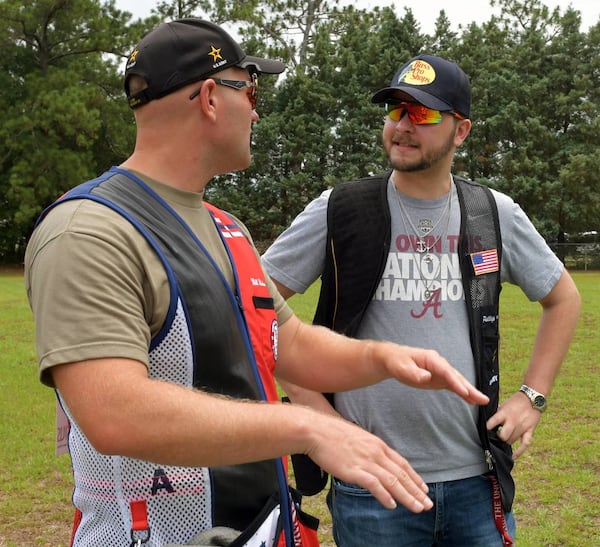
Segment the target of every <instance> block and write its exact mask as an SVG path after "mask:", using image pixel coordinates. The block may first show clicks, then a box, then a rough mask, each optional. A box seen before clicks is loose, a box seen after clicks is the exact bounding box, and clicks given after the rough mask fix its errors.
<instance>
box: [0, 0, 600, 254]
mask: <svg viewBox="0 0 600 547" xmlns="http://www.w3.org/2000/svg"><path fill="white" fill-rule="evenodd" d="M344 4H345V3H344ZM400 4H401V3H398V5H399V6H400ZM490 4H491V5H492V6H494V5H496V6H498V7H499V12H500V13H499V15H494V16H491V17H490V19H489V20H488V21H486V22H483V23H481V24H475V23H471V24H469V25H465V26H459V27H458V29H457V30H454V29H453V28H452V26H451V24H450V21H449V19H448V18H447V16H446V14H445V12H444V11H440V13H439V14H433V13H432V14H431V16H432V17H435V30H434V31H433V33H431V34H427V33H424V32H422V31H421V24H420V22H419V21H418V20H416V19H415V17H414V15H413V14H412V12H411V10H410V9H407V8H402V7H396V8H394V9H392V8H390V7H375V8H372V9H370V10H361V9H357V8H355V7H353V6H352V5H342V2H339V1H337V0H330V1H327V0H245V1H244V2H239V1H234V0H214V1H210V0H171V1H162V2H157V5H156V8H155V9H154V10H153V12H152V15H151V16H150V17H148V18H146V19H136V20H134V19H132V17H131V14H129V13H127V12H123V11H121V10H119V9H117V8H116V6H115V3H114V0H106V1H100V2H98V1H95V0H31V2H29V3H28V5H27V7H25V6H24V5H23V3H22V2H21V0H0V40H1V41H2V43H1V44H0V46H1V52H2V53H0V63H1V68H2V70H1V71H0V108H1V111H2V117H1V119H0V262H4V263H15V262H20V261H21V260H22V256H23V252H24V247H25V244H26V241H27V238H28V237H29V235H30V234H31V231H32V229H33V226H34V222H35V220H36V218H37V216H38V215H39V213H40V212H41V211H42V210H43V209H44V207H46V206H47V205H49V204H50V203H51V202H52V201H54V200H55V199H56V198H57V197H58V196H60V195H61V194H62V193H63V192H65V191H66V190H68V189H69V188H71V187H72V186H75V185H76V184H78V183H79V182H82V181H85V180H88V179H90V178H94V177H95V176H96V175H98V174H99V173H101V172H102V171H104V170H105V169H107V168H108V167H110V166H111V165H116V164H119V163H120V162H122V161H123V160H124V159H125V158H126V157H127V156H128V155H129V153H130V151H131V149H132V146H133V143H134V137H135V125H134V121H133V115H132V113H131V111H130V110H129V108H128V107H127V104H126V101H125V96H124V92H123V85H122V75H123V68H124V63H125V59H126V56H127V55H128V53H129V52H130V51H131V49H132V48H133V46H134V45H135V44H136V43H137V42H138V40H139V39H140V38H141V36H142V35H143V34H144V33H145V32H146V31H147V30H149V29H150V28H153V27H154V26H156V25H157V24H158V23H159V22H160V21H164V20H170V19H173V18H180V17H188V16H195V17H202V18H206V19H209V20H211V21H214V22H216V23H220V24H224V25H225V26H226V28H228V30H230V31H231V32H232V33H234V34H235V35H236V36H237V37H239V39H240V41H241V42H242V43H243V45H244V48H245V49H246V51H247V52H248V53H250V54H255V55H267V56H272V57H274V58H280V59H282V60H284V61H286V62H287V64H288V70H287V71H286V73H285V74H284V75H283V76H282V77H280V78H276V77H271V76H269V77H263V78H261V81H260V89H259V95H260V97H259V104H258V111H259V114H260V115H261V119H260V121H259V122H258V123H257V124H256V127H255V130H254V132H253V163H252V166H251V167H250V168H249V169H247V170H246V171H244V172H236V173H232V174H228V175H224V176H221V177H218V178H217V179H215V180H214V181H213V182H212V183H211V184H210V185H209V187H208V189H207V192H206V198H207V199H208V200H210V201H212V202H213V203H215V204H217V205H219V206H221V207H223V208H225V209H227V210H229V211H231V212H232V213H233V214H235V215H236V216H238V217H239V218H241V219H242V220H243V221H244V222H245V223H246V224H247V226H248V228H249V229H250V230H251V232H252V234H253V236H254V238H255V239H256V240H259V241H260V240H264V241H269V240H271V239H273V238H274V237H275V236H277V235H278V234H279V233H280V232H281V230H283V229H284V228H285V227H286V226H287V225H288V224H289V223H290V222H291V220H292V219H293V218H294V216H295V215H296V214H297V213H298V212H299V211H300V210H301V209H302V208H303V207H304V206H305V205H306V204H307V203H308V202H309V201H310V200H312V199H313V198H314V197H316V196H317V195H318V194H319V193H320V192H321V191H323V190H324V189H325V188H328V187H331V186H333V185H335V184H337V183H339V182H342V181H344V180H349V179H355V178H358V177H362V176H366V175H369V174H374V173H379V172H382V171H384V170H386V169H387V168H388V166H387V161H386V158H385V155H384V152H383V150H382V147H381V142H380V133H381V127H382V123H383V121H382V120H383V111H382V110H381V107H380V106H377V105H373V104H371V102H370V97H371V95H372V93H373V92H374V91H375V90H377V89H379V88H381V87H384V86H387V85H388V84H389V82H390V80H391V78H392V76H393V74H394V72H395V71H396V69H397V68H398V67H399V66H400V65H401V64H403V63H404V62H405V61H406V60H408V59H409V58H410V57H412V56H414V55H417V54H419V53H432V54H437V55H441V56H443V57H446V58H448V59H452V60H454V61H456V62H457V63H458V64H459V65H460V66H461V67H462V68H463V69H464V70H465V72H466V73H467V74H468V75H469V77H470V78H471V83H472V88H473V106H472V112H471V118H472V121H473V129H472V131H471V135H470V136H469V138H468V139H467V141H466V143H465V144H464V145H463V147H462V148H461V149H460V150H459V153H458V154H457V157H456V161H455V166H454V172H455V173H456V174H460V175H463V176H466V177H468V178H470V179H473V180H477V181H479V182H482V183H484V184H487V185H489V186H490V187H493V188H496V189H498V190H501V191H504V192H506V193H508V194H510V195H511V196H512V197H513V198H514V199H515V200H516V201H518V202H519V203H520V204H521V206H522V207H523V208H524V210H525V211H526V212H527V214H528V215H529V216H530V217H531V218H532V220H533V221H534V223H535V224H536V226H537V228H538V229H539V230H540V232H541V233H542V235H543V236H544V237H545V238H546V239H547V240H548V241H550V242H558V243H560V242H563V241H564V240H565V237H566V234H569V233H577V232H584V231H585V232H589V231H593V230H598V229H599V228H600V178H599V173H600V158H599V154H598V150H599V147H598V145H599V142H600V117H599V108H600V101H599V94H600V21H595V22H594V21H586V22H585V27H584V24H583V23H584V22H582V20H581V14H580V13H579V12H578V11H576V10H574V9H572V8H568V9H566V10H565V11H561V10H560V9H558V8H556V9H553V10H551V9H549V8H548V7H547V6H546V5H544V4H543V3H542V2H540V1H539V0H523V1H517V0H490ZM199 146H201V143H199Z"/></svg>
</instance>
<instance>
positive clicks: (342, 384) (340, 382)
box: [277, 317, 390, 393]
mask: <svg viewBox="0 0 600 547" xmlns="http://www.w3.org/2000/svg"><path fill="white" fill-rule="evenodd" d="M279 348H280V351H279V357H278V363H277V375H278V378H281V380H283V381H287V382H290V383H292V384H295V385H297V386H299V387H302V388H305V389H309V390H311V391H317V392H323V393H330V392H337V391H347V390H351V389H356V388H358V387H363V386H365V385H370V384H374V383H376V382H379V381H381V380H383V379H385V378H389V377H390V373H389V371H387V370H386V369H385V363H384V362H383V361H378V360H376V359H375V357H374V355H373V344H372V342H368V341H364V340H356V339H352V338H348V337H345V336H342V335H339V334H337V333H335V332H333V331H331V330H329V329H327V328H325V327H320V326H315V325H307V324H305V323H302V322H301V321H299V320H298V319H297V318H296V317H293V318H291V319H290V320H289V321H287V322H286V323H285V324H284V325H282V327H281V328H280V330H279Z"/></svg>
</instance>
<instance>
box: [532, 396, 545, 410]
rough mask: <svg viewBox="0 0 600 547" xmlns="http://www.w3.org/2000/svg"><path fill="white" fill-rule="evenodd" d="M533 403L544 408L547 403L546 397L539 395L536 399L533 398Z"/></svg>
mask: <svg viewBox="0 0 600 547" xmlns="http://www.w3.org/2000/svg"><path fill="white" fill-rule="evenodd" d="M533 404H534V405H535V406H536V407H537V408H542V407H544V406H545V405H546V399H545V398H544V397H542V396H541V395H538V396H537V397H536V398H535V399H534V400H533Z"/></svg>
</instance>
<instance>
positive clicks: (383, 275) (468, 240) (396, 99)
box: [263, 55, 580, 547]
mask: <svg viewBox="0 0 600 547" xmlns="http://www.w3.org/2000/svg"><path fill="white" fill-rule="evenodd" d="M372 101H373V102H374V103H378V104H379V103H381V104H384V105H385V119H384V124H383V133H382V139H383V146H384V148H385V151H386V152H387V155H388V158H389V162H390V164H391V167H392V169H391V171H389V172H387V173H384V174H382V175H377V176H373V177H367V178H365V179H361V180H359V181H352V182H345V183H342V184H339V185H337V186H336V187H334V188H333V190H328V191H326V192H324V193H323V194H322V195H321V196H320V197H319V198H317V199H316V200H314V201H313V202H312V203H310V204H309V205H308V206H307V207H306V209H305V210H304V211H303V212H302V213H301V214H300V215H299V216H298V217H297V218H296V219H295V220H294V222H293V223H292V225H291V226H290V227H289V228H288V229H287V230H286V231H285V232H283V234H282V235H281V236H280V237H279V238H278V239H277V240H276V241H275V242H274V244H273V245H272V246H271V247H270V248H269V249H268V250H267V252H266V253H265V255H264V256H263V263H264V265H265V268H266V270H267V272H268V273H269V275H270V276H271V278H272V279H273V280H275V281H276V284H277V286H278V287H279V289H280V292H281V293H282V295H284V296H285V297H289V296H291V295H292V294H294V293H302V292H304V291H305V290H306V289H307V288H308V287H309V286H311V284H312V283H313V282H315V280H317V279H318V278H321V294H320V298H319V302H318V305H317V310H316V314H315V322H316V323H319V324H323V325H326V326H328V327H332V328H334V329H335V330H337V331H339V332H342V333H344V334H346V335H350V336H355V337H357V338H361V339H362V338H366V339H373V338H375V339H380V340H390V341H394V342H399V343H403V344H417V345H419V346H421V345H424V346H425V347H429V348H433V349H435V350H437V351H438V352H439V353H440V354H442V355H443V356H445V357H446V358H447V359H448V360H449V361H450V362H451V363H452V364H453V365H454V366H456V367H457V368H459V370H460V371H461V372H462V373H463V374H464V375H465V376H466V377H467V378H469V379H470V380H471V381H473V382H474V383H477V385H478V387H479V388H480V389H481V390H482V391H484V392H485V393H486V394H487V395H488V397H489V399H490V401H489V403H488V404H486V405H484V406H481V407H480V408H479V409H477V408H474V407H471V406H469V405H466V404H464V403H463V402H462V401H460V400H459V399H458V398H456V397H454V396H453V395H452V394H449V393H444V392H422V391H417V390H415V389H413V388H411V387H408V386H403V385H400V384H397V383H394V384H393V383H390V382H388V381H384V382H381V383H379V384H377V385H374V386H369V387H366V388H360V389H357V390H351V391H345V392H337V393H334V394H332V396H329V397H327V398H326V397H324V396H323V395H321V394H319V393H311V392H306V391H305V390H303V389H301V388H298V387H297V386H294V385H288V384H284V387H285V389H286V390H287V391H288V394H289V396H290V399H291V400H292V402H299V403H304V404H308V405H311V406H313V407H316V408H319V409H320V410H322V411H324V412H330V413H335V414H340V415H341V416H342V417H344V418H346V419H347V420H349V421H351V422H353V423H356V424H358V425H360V426H361V427H363V428H364V429H366V430H367V431H370V432H371V433H374V434H376V435H377V436H379V437H381V438H382V439H383V440H384V441H386V443H388V444H389V445H390V446H392V447H394V448H395V449H396V450H398V451H399V452H400V453H401V454H403V456H404V457H406V458H407V459H408V461H409V462H410V463H411V464H412V465H413V467H414V468H415V469H416V470H417V471H418V472H419V473H420V474H421V476H423V477H424V478H425V480H426V482H427V483H428V487H429V496H430V497H431V500H432V502H433V509H432V510H431V511H425V512H421V513H419V514H414V513H410V512H408V511H406V510H405V508H403V507H398V508H396V509H394V510H391V511H390V510H387V509H386V508H384V507H382V506H381V505H380V504H379V503H377V501H376V500H375V499H374V498H373V497H372V496H371V495H370V494H369V493H368V492H367V491H366V490H365V489H364V488H362V487H361V486H360V485H357V484H353V483H351V482H348V481H346V480H345V479H343V478H340V477H335V475H334V476H333V477H332V484H331V489H330V492H329V495H328V503H329V507H330V510H331V513H332V518H333V533H334V538H335V540H336V543H337V544H338V545H340V546H342V547H353V546H356V547H364V546H365V545H376V546H377V547H397V546H402V547H409V546H411V547H424V546H427V545H431V546H434V545H435V546H436V547H442V546H443V547H466V546H468V547H494V546H501V545H512V544H513V541H514V537H515V528H516V527H515V521H514V516H513V513H512V509H511V508H512V502H513V497H514V483H513V480H512V478H511V470H512V466H513V458H517V457H518V456H519V455H521V454H522V453H523V452H524V451H525V449H526V448H527V447H528V446H529V444H530V443H531V439H532V436H533V432H534V430H535V427H536V426H537V424H538V422H539V420H540V418H541V413H542V411H543V410H544V409H545V407H546V397H547V396H548V395H549V393H550V389H551V387H552V384H553V381H554V378H555V376H556V374H557V373H558V370H559V367H560V365H561V362H562V360H563V358H564V356H565V353H566V351H567V348H568V346H569V343H570V340H571V337H572V335H573V332H574V328H575V323H576V320H577V316H578V313H579V308H580V298H579V294H578V291H577V289H576V287H575V285H574V283H573V281H572V279H571V277H570V275H569V274H568V273H567V272H566V270H565V268H564V266H563V265H562V263H561V262H560V261H559V260H558V259H557V257H556V256H555V255H554V253H553V252H552V251H551V250H550V249H549V247H548V246H547V245H546V243H545V242H544V240H543V239H542V237H541V236H540V235H539V234H538V232H537V231H536V230H535V228H534V227H533V225H532V223H531V222H530V221H529V219H528V218H527V216H526V215H525V214H524V212H523V211H522V210H521V208H520V207H519V206H518V205H517V204H516V203H515V202H513V201H512V200H511V199H510V198H509V197H508V196H506V195H503V194H501V193H499V192H495V191H490V190H489V189H488V188H486V187H484V186H482V185H479V184H476V183H473V182H471V181H468V180H465V179H462V178H461V177H458V176H457V175H453V174H452V172H451V169H452V165H453V159H454V155H455V152H456V150H457V149H458V148H459V147H460V146H461V145H462V144H463V142H464V141H465V139H466V138H467V136H468V135H469V132H470V130H471V120H470V119H469V117H470V110H471V87H470V83H469V79H468V77H467V75H466V74H465V73H464V72H463V71H462V69H461V68H460V67H458V65H456V64H455V63H453V62H450V61H448V60H446V59H442V58H440V57H437V56H433V55H420V56H418V57H415V58H413V59H410V60H409V61H408V62H407V63H405V64H404V65H402V66H401V67H400V68H399V70H398V71H397V72H396V74H395V75H394V77H393V79H392V81H391V84H390V86H389V87H386V88H384V89H381V90H379V91H377V92H376V93H375V94H374V95H373V97H372ZM502 282H509V283H514V284H517V285H518V286H519V287H520V288H521V289H522V290H523V291H524V292H525V294H526V295H527V296H528V297H529V299H531V300H535V301H539V303H540V304H541V307H542V317H541V320H540V322H539V326H538V333H537V337H536V340H535V344H534V345H533V350H532V353H531V357H530V361H529V366H528V367H527V370H526V371H525V374H524V377H523V385H522V386H521V387H519V386H518V385H516V386H505V389H506V391H507V392H512V393H513V394H512V395H510V396H509V397H508V398H507V400H506V401H504V402H503V403H502V404H501V405H499V367H498V332H499V330H498V312H499V310H498V303H499V292H500V285H501V283H502ZM332 405H333V406H332ZM517 441H520V445H519V447H518V448H516V450H515V452H514V454H513V453H512V448H511V445H512V444H513V443H515V442H517ZM297 462H298V463H303V465H302V466H300V465H299V466H298V468H297V469H296V476H297V479H298V486H299V487H300V489H301V490H303V491H305V492H307V493H309V494H311V493H314V492H315V491H317V490H318V489H319V488H320V487H322V486H324V483H323V481H321V482H320V483H319V481H318V480H317V481H311V480H310V478H311V477H317V478H319V473H313V474H312V475H310V474H308V473H307V472H306V470H307V469H308V470H310V469H311V466H310V462H307V461H306V460H304V462H303V460H302V459H301V458H298V457H297ZM313 471H314V470H313Z"/></svg>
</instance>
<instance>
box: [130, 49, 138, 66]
mask: <svg viewBox="0 0 600 547" xmlns="http://www.w3.org/2000/svg"><path fill="white" fill-rule="evenodd" d="M139 52H140V50H139V49H138V48H135V49H134V50H133V53H132V54H131V55H130V56H129V62H130V63H132V62H133V61H135V60H136V58H137V56H138V54H139Z"/></svg>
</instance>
